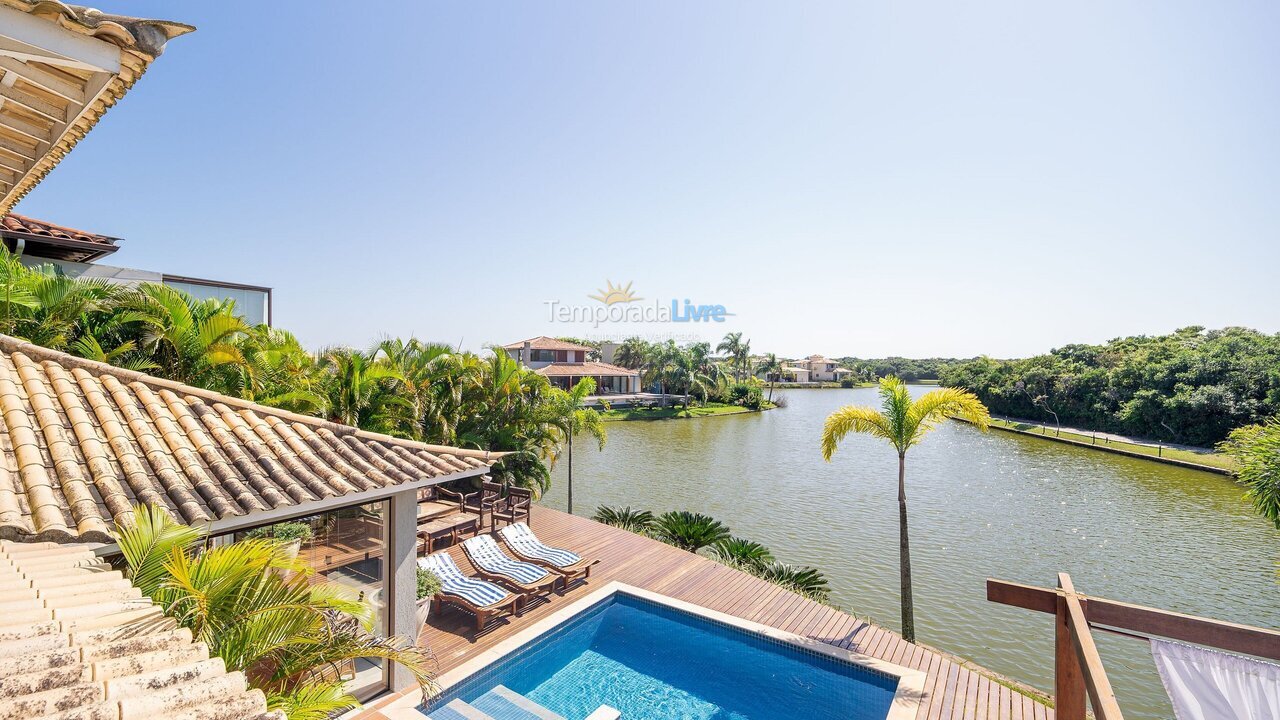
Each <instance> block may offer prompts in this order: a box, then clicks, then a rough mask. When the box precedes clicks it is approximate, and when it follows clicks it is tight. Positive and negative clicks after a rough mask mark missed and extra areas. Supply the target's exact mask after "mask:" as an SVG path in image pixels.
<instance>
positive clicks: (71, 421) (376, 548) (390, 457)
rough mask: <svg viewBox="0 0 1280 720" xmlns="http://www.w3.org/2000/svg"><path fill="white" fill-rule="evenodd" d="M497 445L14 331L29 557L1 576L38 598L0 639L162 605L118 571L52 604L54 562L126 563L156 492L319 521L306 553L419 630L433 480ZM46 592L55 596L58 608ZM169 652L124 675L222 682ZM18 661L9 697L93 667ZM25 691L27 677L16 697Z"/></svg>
mask: <svg viewBox="0 0 1280 720" xmlns="http://www.w3.org/2000/svg"><path fill="white" fill-rule="evenodd" d="M498 457H499V456H498V455H494V454H490V453H487V452H485V451H483V450H465V449H460V448H452V447H443V446H435V445H428V444H424V443H419V442H413V441H410V440H403V439H399V438H394V437H390V436H387V435H381V434H378V433H373V432H368V431H364V430H358V429H356V428H353V427H348V426H345V425H339V424H335V423H331V422H327V421H325V420H322V419H319V418H315V417H310V416H304V415H296V414H293V413H289V412H285V411H282V410H278V409H275V408H271V407H266V406H262V405H257V404H255V403H252V402H247V401H244V400H240V399H237V398H233V397H227V396H223V395H220V394H218V393H215V392H211V391H208V390H203V389H201V388H195V387H189V386H185V385H182V384H180V383H176V382H173V381H169V380H164V379H161V378H156V377H152V376H149V375H145V374H142V373H138V372H134V371H129V370H124V369H121V368H117V367H114V366H111V365H107V364H103V363H98V362H94V361H90V360H85V359H83V358H78V357H74V356H71V355H68V354H65V353H61V352H57V351H53V350H49V349H46V348H43V347H39V346H35V345H32V344H30V343H26V342H22V341H20V340H17V339H15V338H11V337H7V336H3V335H0V540H3V541H6V542H7V543H8V544H6V546H5V551H4V552H5V554H6V557H7V559H8V560H9V561H10V562H11V563H12V564H13V567H11V568H9V569H8V570H7V571H6V570H5V569H4V568H3V567H0V583H3V591H4V592H6V593H7V592H9V591H10V590H14V591H17V592H18V594H16V595H14V597H13V599H14V600H19V599H21V600H23V601H24V602H25V601H27V600H30V601H31V602H32V607H31V609H30V612H27V613H25V614H23V613H19V614H18V615H12V614H10V615H9V616H8V617H7V619H6V620H0V626H4V627H0V648H3V647H4V645H5V643H6V642H16V641H18V640H22V641H23V642H27V641H29V640H30V637H35V636H36V635H39V636H43V635H45V634H52V635H57V636H58V637H62V636H63V635H70V637H71V638H72V641H73V642H74V641H75V639H76V637H78V635H77V633H82V632H84V631H86V630H87V629H89V628H99V627H107V626H110V627H116V626H124V627H127V626H128V625H130V623H132V622H133V619H134V615H131V614H130V613H134V614H137V613H138V612H139V611H145V613H143V614H142V615H139V616H138V617H144V616H145V617H146V618H153V616H154V615H155V614H156V612H155V611H154V610H152V609H151V606H150V602H149V601H148V600H146V599H144V598H141V596H140V595H139V594H138V593H137V592H136V591H135V590H133V589H132V588H130V587H129V586H128V584H127V582H126V581H124V580H122V579H121V578H120V577H119V574H118V573H116V574H113V575H111V576H110V577H111V579H112V580H113V582H111V583H109V584H108V587H107V588H106V589H104V592H107V591H108V590H109V591H110V592H107V595H104V596H103V597H102V598H101V599H100V602H99V601H98V599H97V598H94V597H92V596H91V597H90V598H88V599H84V598H82V599H81V600H80V601H79V602H72V601H68V602H67V603H66V609H65V610H61V609H59V608H60V606H59V605H57V604H56V603H55V602H53V601H54V600H56V601H59V602H60V601H61V600H62V597H61V595H60V593H62V592H65V590H63V591H60V590H58V588H62V587H64V586H65V584H66V583H69V582H73V581H74V580H73V578H62V577H60V576H54V575H47V574H43V573H42V572H41V571H40V569H41V568H43V567H44V566H45V564H48V565H49V567H50V568H56V569H57V570H59V572H61V571H63V570H66V571H67V572H71V574H72V575H73V576H74V575H76V574H78V572H79V570H78V569H80V568H89V569H94V568H96V569H98V571H100V572H104V573H105V572H109V571H108V570H106V569H105V567H104V566H103V564H102V561H101V559H102V558H110V557H112V556H113V555H115V554H116V553H117V550H116V548H115V546H114V544H113V543H114V537H113V535H112V529H113V527H114V526H115V525H116V524H118V523H129V522H130V521H131V518H132V515H133V508H134V507H135V505H137V504H139V503H147V504H151V505H155V506H158V507H161V508H163V509H165V510H166V511H168V513H169V514H170V515H171V516H172V517H173V518H174V519H175V520H177V521H179V522H182V523H185V524H189V525H193V526H199V527H202V528H204V529H205V530H207V531H208V533H209V534H210V536H211V538H212V542H215V543H216V542H221V541H223V540H224V539H225V540H232V539H235V538H238V537H241V536H242V535H243V534H244V533H246V532H248V531H250V530H253V529H254V528H258V527H264V526H268V525H273V524H277V523H280V522H282V521H292V522H303V523H306V524H307V525H308V526H309V527H310V528H311V529H312V533H313V535H312V537H311V538H310V539H309V540H307V541H306V542H305V544H304V546H303V548H302V552H301V553H300V555H299V557H300V558H303V559H304V560H306V561H307V562H308V563H309V564H310V565H311V567H312V569H313V570H314V571H315V572H316V573H317V575H318V576H319V577H323V578H325V579H328V580H331V581H334V582H337V583H341V584H343V585H346V586H348V587H351V588H354V589H356V590H358V591H359V592H360V593H361V594H362V595H363V596H364V597H365V598H366V599H368V600H369V601H370V602H372V603H373V605H374V608H375V610H376V612H377V620H376V623H375V629H376V630H377V631H378V632H380V633H383V634H386V635H402V636H408V637H413V636H414V635H415V634H416V632H417V622H416V619H415V609H416V600H417V597H416V593H417V585H416V571H415V562H416V559H417V545H418V537H417V520H418V511H419V493H420V492H421V491H423V490H424V489H430V488H431V487H432V486H434V485H438V484H441V483H446V482H453V481H457V480H465V479H468V478H479V477H480V476H481V475H484V474H485V473H487V472H488V471H489V468H490V466H491V465H492V464H493V462H495V461H496V460H497V459H498ZM32 543H35V544H36V545H34V546H32V545H30V544H32ZM64 560H65V563H64ZM23 563H27V567H26V569H24V566H23ZM85 582H88V580H85ZM33 583H34V584H33ZM41 583H47V589H45V588H42V586H41ZM33 592H34V593H40V592H45V594H44V595H37V594H33ZM5 597H9V596H8V595H5ZM45 597H48V598H51V599H52V600H51V602H49V603H47V605H44V606H42V605H41V598H45ZM89 600H94V602H89ZM6 602H7V601H6ZM122 613H124V615H121V614H122ZM12 624H20V625H21V627H9V626H10V625H12ZM33 633H34V634H33ZM15 634H16V635H15ZM179 639H181V638H179ZM36 642H43V641H36ZM175 642H176V641H175ZM184 642H185V644H186V645H189V643H190V637H189V635H188V636H186V639H185V641H184ZM178 645H183V646H184V647H185V645H184V644H183V643H178ZM165 647H169V646H168V645H166V646H165ZM175 647H176V646H175ZM170 649H171V650H173V651H174V652H178V653H179V654H178V655H177V656H175V657H173V658H169V659H168V660H167V661H166V662H167V664H162V665H160V666H159V667H154V668H153V667H152V666H150V665H146V666H140V667H133V668H130V667H123V666H121V667H116V666H115V665H113V666H112V667H113V668H116V669H115V670H113V671H112V672H118V673H123V674H116V675H111V677H112V678H114V679H115V681H116V682H117V683H125V684H127V683H129V682H133V681H132V680H129V679H128V678H133V677H134V676H138V675H145V674H146V673H149V672H152V671H153V670H159V668H160V667H163V668H169V669H170V671H172V672H176V671H178V670H183V669H188V670H191V671H192V672H195V673H196V676H197V678H198V679H202V680H207V679H208V676H209V674H208V673H206V674H205V675H200V674H199V672H203V671H202V670H200V668H204V670H208V671H210V672H211V671H212V670H213V669H217V668H216V667H213V666H210V665H209V662H210V661H209V660H208V659H207V654H206V655H205V656H203V657H201V656H200V655H201V653H200V652H198V651H189V650H181V649H180V648H179V649H174V648H170ZM156 657H157V658H159V659H163V658H160V656H156ZM49 662H53V660H52V659H51V660H49ZM89 664H91V663H88V662H87V661H86V664H85V666H86V667H88V665H89ZM117 665H119V664H118V663H117ZM217 667H220V665H218V666H217ZM6 668H8V666H6V665H4V664H3V663H0V709H3V707H4V703H5V702H18V701H20V700H22V698H24V697H26V696H27V695H31V694H36V693H37V692H44V691H47V690H50V689H58V688H66V689H67V691H68V692H71V691H72V690H74V689H75V688H73V687H71V686H73V685H75V684H76V683H77V682H78V681H79V677H80V676H79V674H78V672H77V673H72V674H67V673H63V674H58V675H56V677H50V678H45V679H44V680H41V681H40V682H32V683H27V684H24V683H22V682H17V681H14V682H16V683H17V684H16V685H14V683H12V682H11V683H9V684H5V683H6V681H5V678H6V677H11V676H13V675H27V674H30V673H32V672H36V671H37V670H40V666H39V665H30V664H28V665H21V664H20V665H15V666H14V667H12V668H8V672H6ZM78 668H79V666H77V671H78ZM49 672H50V673H52V672H53V671H52V670H50V671H49ZM64 676H65V677H64ZM349 676H350V679H349V682H350V683H351V685H350V688H351V690H352V691H353V692H354V693H356V694H357V696H358V697H362V698H364V697H371V696H374V695H377V694H379V693H382V692H385V691H387V690H389V689H402V688H404V687H406V686H408V685H409V684H410V683H411V678H410V677H409V676H408V674H407V673H406V672H405V671H404V670H403V669H401V668H398V667H395V668H389V667H386V666H385V665H384V664H382V663H380V662H377V661H371V662H365V663H362V664H360V665H359V666H357V667H353V668H350V672H349ZM137 682H139V683H143V680H137ZM174 682H175V683H176V682H177V681H176V680H175V681H174ZM28 685H29V686H30V687H29V690H30V691H29V692H26V691H22V688H28ZM10 687H18V688H19V690H16V691H14V692H13V693H10V695H9V696H8V697H5V696H4V695H3V693H4V692H6V691H7V690H6V689H7V688H10ZM165 687H167V686H165ZM243 690H244V685H243V678H241V679H240V684H239V690H238V691H237V692H238V693H243ZM107 694H108V698H107V699H110V695H111V693H110V692H109V686H108V693H107ZM90 695H91V696H92V697H94V698H96V697H98V693H91V694H90ZM130 697H132V696H130ZM158 697H167V695H166V694H164V693H161V694H160V695H159V696H158ZM95 702H96V701H95ZM40 714H42V713H37V714H32V716H33V717H34V716H38V715H40ZM0 716H4V717H8V715H2V714H0ZM125 716H126V717H127V716H128V715H125ZM86 717H89V715H86ZM92 717H99V716H98V715H92ZM111 717H116V716H115V715H111ZM245 717H252V715H247V714H246V715H245Z"/></svg>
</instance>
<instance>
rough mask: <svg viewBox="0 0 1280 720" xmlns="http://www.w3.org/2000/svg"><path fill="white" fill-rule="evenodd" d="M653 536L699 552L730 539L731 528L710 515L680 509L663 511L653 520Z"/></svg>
mask: <svg viewBox="0 0 1280 720" xmlns="http://www.w3.org/2000/svg"><path fill="white" fill-rule="evenodd" d="M653 536H654V537H656V538H657V539H659V540H661V541H662V542H664V543H666V544H668V545H674V546H676V547H678V548H680V549H681V550H688V551H689V552H697V551H698V550H701V549H702V548H704V547H706V546H708V545H713V544H715V543H717V542H719V541H721V540H728V539H729V528H728V527H727V526H725V524H724V523H722V522H720V521H719V520H716V519H715V518H713V517H710V516H708V515H703V514H701V513H691V512H688V511H686V510H678V511H672V512H665V513H662V514H661V515H659V516H658V517H657V519H655V520H654V522H653Z"/></svg>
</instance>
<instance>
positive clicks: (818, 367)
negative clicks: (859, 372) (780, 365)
mask: <svg viewBox="0 0 1280 720" xmlns="http://www.w3.org/2000/svg"><path fill="white" fill-rule="evenodd" d="M790 365H792V366H794V367H798V368H804V369H805V370H807V371H808V373H809V376H808V378H806V380H807V381H809V382H838V381H840V380H842V379H844V376H846V375H849V374H851V373H852V372H853V371H852V370H850V369H848V368H842V367H840V365H839V363H837V362H836V361H835V360H831V359H830V358H827V357H825V356H823V355H810V356H809V357H807V358H804V359H803V360H795V361H793V362H791V363H790ZM798 382H805V380H799V381H798Z"/></svg>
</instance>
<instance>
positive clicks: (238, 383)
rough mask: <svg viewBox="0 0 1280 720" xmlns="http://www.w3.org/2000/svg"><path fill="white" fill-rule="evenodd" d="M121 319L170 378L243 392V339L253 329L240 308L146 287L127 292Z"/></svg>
mask: <svg viewBox="0 0 1280 720" xmlns="http://www.w3.org/2000/svg"><path fill="white" fill-rule="evenodd" d="M116 319H117V320H118V321H119V322H121V323H125V324H130V325H134V326H136V327H137V328H138V329H137V345H138V348H139V349H140V350H141V351H143V352H145V353H147V355H148V357H149V358H150V359H151V361H152V362H153V363H154V364H155V367H156V370H157V371H158V373H159V374H160V375H162V376H164V377H166V378H169V379H170V380H176V381H177V382H180V383H185V384H188V385H196V386H199V387H205V388H209V389H211V390H216V391H218V392H223V393H227V394H233V395H242V394H243V383H242V379H243V377H244V370H245V365H246V364H247V361H246V360H245V357H244V352H243V350H242V349H241V347H240V344H239V341H240V340H242V339H243V338H244V337H245V336H246V335H247V334H248V333H249V326H248V325H246V324H245V322H244V320H243V319H241V318H240V316H239V315H237V314H236V312H235V304H234V303H232V302H229V301H220V300H196V299H194V298H192V297H191V296H190V295H187V294H186V293H183V292H181V291H179V290H176V289H174V288H171V287H168V286H167V285H157V284H154V283H144V284H142V285H139V286H138V287H136V288H132V289H130V290H129V291H128V292H126V293H124V294H123V295H122V296H121V297H120V300H119V306H118V309H117V311H116Z"/></svg>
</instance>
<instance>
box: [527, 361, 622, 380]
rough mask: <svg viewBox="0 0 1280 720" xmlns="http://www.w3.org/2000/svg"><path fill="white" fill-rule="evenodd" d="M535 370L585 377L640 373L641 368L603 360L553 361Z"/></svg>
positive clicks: (547, 374)
mask: <svg viewBox="0 0 1280 720" xmlns="http://www.w3.org/2000/svg"><path fill="white" fill-rule="evenodd" d="M534 372H536V373H538V374H540V375H546V376H547V377H570V376H572V377H584V376H587V375H604V376H619V375H621V376H628V377H630V376H632V375H639V374H640V371H639V370H629V369H627V368H624V367H618V366H617V365H610V364H609V363H602V362H581V363H551V364H550V365H547V366H546V367H541V368H538V369H537V370H534Z"/></svg>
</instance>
